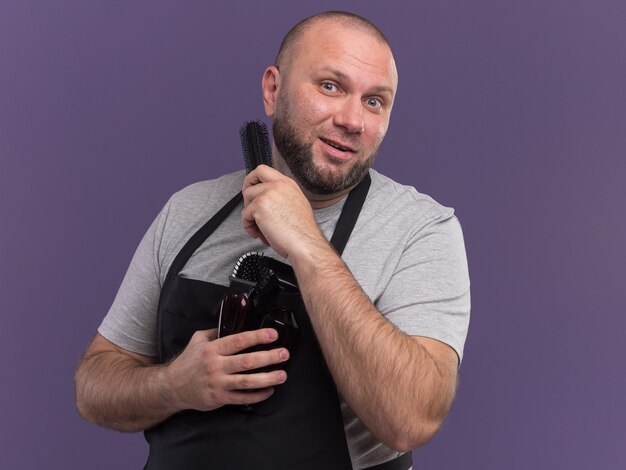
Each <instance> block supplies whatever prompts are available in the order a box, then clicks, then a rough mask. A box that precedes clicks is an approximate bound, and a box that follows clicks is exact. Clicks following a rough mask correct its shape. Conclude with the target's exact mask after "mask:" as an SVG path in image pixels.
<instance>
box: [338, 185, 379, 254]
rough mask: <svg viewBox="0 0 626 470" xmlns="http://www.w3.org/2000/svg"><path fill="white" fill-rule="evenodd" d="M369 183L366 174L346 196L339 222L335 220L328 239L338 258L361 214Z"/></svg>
mask: <svg viewBox="0 0 626 470" xmlns="http://www.w3.org/2000/svg"><path fill="white" fill-rule="evenodd" d="M371 183H372V179H371V178H370V174H369V173H367V174H366V175H365V178H363V179H362V180H361V182H360V183H359V184H358V185H356V186H355V187H354V188H353V189H352V191H350V194H348V198H347V199H346V203H345V204H344V206H343V210H342V211H341V215H340V216H339V220H337V225H336V226H335V231H334V232H333V236H332V238H331V239H330V244H331V245H332V246H334V247H335V250H337V253H339V256H341V255H342V253H343V249H344V248H345V247H346V243H348V239H349V238H350V235H351V234H352V230H354V226H355V225H356V221H357V219H358V218H359V214H360V213H361V208H362V207H363V204H364V203H365V198H366V197H367V192H368V191H369V189H370V185H371Z"/></svg>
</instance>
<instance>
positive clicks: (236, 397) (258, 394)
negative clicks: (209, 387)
mask: <svg viewBox="0 0 626 470" xmlns="http://www.w3.org/2000/svg"><path fill="white" fill-rule="evenodd" d="M273 394H274V389H273V388H271V387H270V388H263V389H260V390H254V391H247V392H240V391H237V390H233V391H231V392H228V393H227V394H226V396H225V404H227V405H252V404H254V403H259V402H261V401H263V400H267V399H268V398H269V397H271V396H272V395H273Z"/></svg>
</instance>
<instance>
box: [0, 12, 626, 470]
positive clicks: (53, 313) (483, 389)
mask: <svg viewBox="0 0 626 470" xmlns="http://www.w3.org/2000/svg"><path fill="white" fill-rule="evenodd" d="M364 3H365V2H356V1H353V2H351V1H336V2H328V1H319V2H315V5H314V6H310V7H307V6H301V5H300V4H298V6H294V5H295V2H278V1H273V0H272V1H265V2H248V5H246V6H245V7H244V6H241V5H242V3H241V2H232V1H231V2H221V1H219V2H215V1H214V2H208V1H204V2H154V1H147V0H145V1H134V2H106V1H91V2H84V1H78V0H76V1H72V0H62V1H57V2H45V1H20V0H14V1H10V0H9V1H4V2H2V3H1V4H0V159H1V160H0V162H1V165H0V224H1V226H0V237H1V239H0V241H1V243H0V250H1V252H0V260H2V263H1V264H0V289H1V297H0V298H1V299H2V325H1V327H0V357H2V358H3V366H2V374H1V375H0V377H1V378H2V382H3V384H2V386H1V387H0V403H1V414H0V468H3V469H5V468H6V469H33V468H46V469H68V468H72V469H74V468H76V469H83V468H90V469H100V468H102V469H109V468H141V466H142V464H143V462H144V459H145V455H146V447H145V445H144V443H143V441H142V437H141V436H140V435H123V434H119V433H115V432H112V431H108V430H104V429H99V428H97V427H95V426H92V425H89V424H87V423H85V422H83V421H82V420H81V419H80V418H79V417H78V415H77V413H76V411H75V409H74V402H73V387H72V375H73V368H74V366H75V363H76V360H77V358H78V356H79V354H80V353H81V351H82V350H83V348H84V347H85V345H86V343H87V342H88V340H89V338H90V336H91V334H92V333H93V332H94V331H95V329H96V328H97V326H98V324H99V322H100V320H101V318H102V316H103V315H104V314H105V313H106V311H107V309H108V307H109V305H110V302H111V301H112V299H113V296H114V295H115V292H116V290H117V287H118V285H119V282H120V281H121V278H122V276H123V274H124V272H125V270H126V267H127V264H128V262H129V260H130V257H131V255H132V253H133V251H134V248H135V246H136V244H137V243H138V241H139V239H140V237H141V235H142V234H143V231H144V230H145V229H146V228H147V226H148V224H149V223H150V222H151V220H152V218H153V217H154V216H155V215H156V213H157V211H158V210H159V209H160V207H161V205H162V204H163V203H164V202H165V201H166V200H167V198H168V197H169V195H170V194H171V193H172V192H173V191H175V190H177V189H179V188H181V187H182V186H185V185H187V184H189V183H191V182H194V181H197V180H200V179H206V178H210V177H214V176H217V175H219V174H221V173H223V172H225V171H230V170H234V169H237V168H240V167H242V163H241V161H240V156H239V155H240V150H239V141H238V135H237V131H238V128H239V125H240V124H241V122H242V121H244V120H246V119H251V118H256V117H261V116H262V115H263V111H262V106H261V98H260V78H261V74H262V71H263V69H264V67H265V66H266V65H268V64H270V63H271V61H272V60H273V57H274V54H275V52H276V48H277V45H278V42H279V40H280V38H281V36H282V34H283V33H284V32H285V31H286V30H287V29H288V27H289V26H291V25H292V24H293V23H294V22H296V21H297V20H299V19H301V18H302V17H304V16H306V15H309V14H312V13H315V12H317V11H321V10H326V9H337V8H339V9H350V10H353V11H355V12H357V13H361V14H363V15H365V16H366V17H369V18H370V19H372V20H373V21H375V22H376V23H378V25H379V26H380V27H381V28H382V29H383V30H384V31H385V32H387V34H388V36H389V39H390V41H391V42H392V44H393V46H394V48H395V52H396V57H397V62H398V65H399V70H400V89H399V95H398V99H397V104H396V107H395V109H394V115H393V119H392V124H391V128H390V132H389V134H388V137H387V140H386V142H385V144H384V146H383V149H382V151H381V155H380V157H379V160H378V162H377V164H376V166H377V168H378V169H379V170H380V171H382V172H384V173H387V174H388V175H390V176H392V177H395V178H396V179H397V180H399V181H401V182H404V183H409V184H412V185H415V186H416V187H417V188H418V189H420V190H421V191H422V192H426V193H429V194H431V195H432V196H433V197H435V198H436V199H438V200H439V201H440V202H442V203H444V204H447V205H451V206H454V207H455V208H456V209H457V214H458V216H459V218H460V220H461V222H462V224H463V227H464V231H465V237H466V244H467V250H468V256H469V262H470V270H471V277H472V284H473V292H472V295H473V299H472V300H473V311H472V324H471V328H470V336H469V339H468V343H467V346H466V356H465V362H464V364H463V367H462V369H461V376H462V377H461V386H460V389H459V393H458V399H457V401H456V404H455V407H454V409H453V411H452V413H451V416H450V418H449V419H448V422H447V424H446V425H445V427H444V429H443V431H442V432H441V433H440V435H439V436H438V437H437V438H436V439H435V440H434V441H433V442H432V443H431V444H429V445H428V446H427V447H426V448H424V449H422V450H419V451H417V452H416V453H415V456H416V465H415V468H416V469H425V468H429V469H449V468H471V469H494V470H495V469H508V470H514V469H528V468H541V469H544V468H545V469H555V468H558V469H561V468H568V469H588V468H599V469H605V468H607V469H608V468H618V467H621V465H620V463H618V462H622V461H624V460H625V459H626V446H624V445H623V437H624V423H626V407H625V406H624V404H623V400H624V395H625V392H626V378H625V377H626V375H625V374H624V372H623V370H624V360H625V359H626V358H625V357H624V352H623V347H622V344H621V342H622V336H623V331H624V328H625V327H626V320H625V318H624V307H623V300H622V299H623V292H624V288H625V287H626V269H625V268H626V266H625V264H626V263H625V261H626V256H625V240H626V217H625V215H624V203H625V202H626V190H625V189H624V180H625V179H626V178H625V176H626V171H625V170H626V163H625V162H624V159H625V157H626V52H625V51H626V46H625V44H626V4H625V3H624V2H623V1H621V0H619V1H618V0H615V1H609V0H606V1H604V0H597V1H579V0H530V1H529V0H527V1H524V2H503V1H495V0H493V1H488V0H478V1H474V2H467V1H455V2H454V1H437V2H435V1H431V2H371V5H370V4H368V5H369V6H364ZM210 4H212V6H209V5H210ZM383 5H384V6H383ZM620 371H621V372H620Z"/></svg>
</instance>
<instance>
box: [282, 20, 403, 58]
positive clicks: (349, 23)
mask: <svg viewBox="0 0 626 470" xmlns="http://www.w3.org/2000/svg"><path fill="white" fill-rule="evenodd" d="M324 21H329V22H333V23H335V24H339V25H341V26H344V27H346V28H352V29H356V30H358V31H361V32H363V33H366V34H368V35H370V36H372V37H373V38H375V39H377V40H378V41H379V42H380V43H381V44H384V45H386V46H387V47H389V49H390V50H391V47H390V46H389V41H387V38H386V37H385V35H384V34H383V33H382V31H381V30H380V29H378V28H377V27H376V25H374V24H373V23H371V22H370V21H368V20H366V19H365V18H363V17H362V16H359V15H355V14H354V13H348V12H345V11H327V12H324V13H319V14H317V15H314V16H310V17H308V18H305V19H304V20H302V21H300V22H299V23H298V24H297V25H295V26H294V27H293V28H291V29H290V30H289V32H288V33H287V34H286V35H285V37H284V38H283V41H282V42H281V43H280V48H279V50H278V56H277V57H276V67H278V68H279V69H280V68H281V67H283V68H284V67H285V65H286V64H288V63H289V62H290V61H291V59H292V57H293V53H294V51H295V50H296V49H297V46H298V43H299V41H300V39H302V37H303V36H304V35H305V33H306V32H307V31H309V30H310V29H311V27H313V26H315V25H317V24H318V23H320V22H324Z"/></svg>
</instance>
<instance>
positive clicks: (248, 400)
mask: <svg viewBox="0 0 626 470" xmlns="http://www.w3.org/2000/svg"><path fill="white" fill-rule="evenodd" d="M277 338H278V334H277V333H276V330H274V329H271V328H264V329H261V330H254V331H245V332H242V333H237V334H233V335H230V336H225V337H223V338H217V330H216V329H212V330H203V331H196V333H195V334H194V335H193V336H192V337H191V340H190V341H189V344H188V345H187V347H186V348H185V349H184V350H183V352H182V353H181V354H180V355H179V356H178V357H177V358H176V359H174V360H173V361H172V362H171V363H170V364H169V365H168V366H167V380H168V382H169V386H170V390H171V393H172V398H173V399H174V401H175V402H176V403H178V405H179V407H180V408H181V409H194V410H201V411H209V410H214V409H216V408H219V407H221V406H223V405H237V404H242V405H250V404H253V403H258V402H260V401H263V400H266V399H267V398H269V397H270V396H271V395H272V393H274V388H273V387H274V386H275V385H279V384H281V383H283V382H285V380H287V373H286V372H285V371H284V370H274V371H271V372H251V371H254V370H255V369H259V368H261V367H265V366H270V365H274V364H280V363H282V362H285V361H287V360H288V359H289V352H288V351H287V349H285V348H277V349H272V350H269V351H255V352H246V353H241V351H244V350H246V349H248V348H250V347H253V346H257V345H261V344H269V343H272V342H273V341H275V340H276V339H277ZM239 353H241V354H239Z"/></svg>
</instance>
